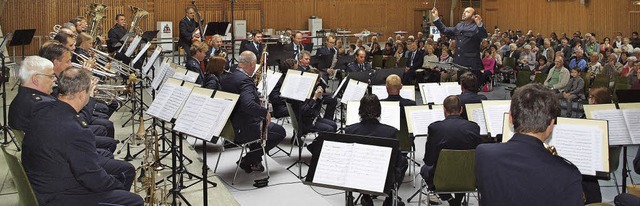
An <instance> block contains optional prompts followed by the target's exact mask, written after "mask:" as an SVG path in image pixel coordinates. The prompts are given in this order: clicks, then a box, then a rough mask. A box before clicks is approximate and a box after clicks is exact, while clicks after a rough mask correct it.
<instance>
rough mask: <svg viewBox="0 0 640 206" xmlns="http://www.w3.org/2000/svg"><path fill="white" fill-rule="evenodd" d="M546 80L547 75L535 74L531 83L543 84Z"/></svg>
mask: <svg viewBox="0 0 640 206" xmlns="http://www.w3.org/2000/svg"><path fill="white" fill-rule="evenodd" d="M546 79H547V74H545V73H538V74H536V77H535V79H533V82H535V83H540V84H543V83H544V80H546Z"/></svg>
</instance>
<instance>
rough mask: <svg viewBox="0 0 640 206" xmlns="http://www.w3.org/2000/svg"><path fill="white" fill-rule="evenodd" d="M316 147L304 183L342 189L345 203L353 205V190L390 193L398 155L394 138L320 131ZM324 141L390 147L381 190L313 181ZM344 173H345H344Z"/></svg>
mask: <svg viewBox="0 0 640 206" xmlns="http://www.w3.org/2000/svg"><path fill="white" fill-rule="evenodd" d="M316 139H317V144H318V147H320V148H321V149H320V153H319V155H313V156H312V158H311V165H310V166H309V171H308V173H307V177H306V178H305V180H304V181H303V182H302V183H303V184H305V185H311V186H318V187H325V188H331V189H337V190H344V191H345V192H346V193H345V195H346V197H345V199H346V202H345V205H347V206H353V205H354V201H353V195H352V193H353V192H360V193H365V194H371V195H378V196H385V197H386V196H387V194H389V193H391V190H392V189H394V188H393V187H394V182H395V174H394V173H395V172H394V171H395V167H396V165H395V164H396V161H395V160H396V159H397V158H398V155H400V151H399V150H398V147H399V143H398V140H396V139H387V138H378V137H369V136H359V135H350V134H336V133H320V135H319V136H318V137H317V138H316ZM325 141H331V142H338V143H354V144H362V145H368V146H379V147H387V148H390V149H391V155H390V158H389V166H388V167H387V171H384V172H385V173H386V178H385V180H384V181H385V183H384V187H383V189H382V191H370V190H365V189H361V188H353V187H348V186H344V185H330V184H323V183H316V182H314V177H315V176H316V170H318V161H319V159H320V156H323V150H324V149H325V148H323V144H324V142H325ZM344 175H346V174H344Z"/></svg>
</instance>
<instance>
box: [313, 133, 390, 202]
mask: <svg viewBox="0 0 640 206" xmlns="http://www.w3.org/2000/svg"><path fill="white" fill-rule="evenodd" d="M391 153H392V148H390V147H383V146H375V145H366V144H359V143H343V142H336V141H328V140H325V141H324V142H323V144H322V150H321V152H320V156H319V159H318V164H317V166H316V170H315V176H314V178H313V182H314V183H319V184H326V185H334V186H339V187H345V188H354V189H359V190H366V191H373V192H378V193H382V192H384V191H383V190H384V186H385V182H386V178H387V170H388V168H389V162H390V160H391Z"/></svg>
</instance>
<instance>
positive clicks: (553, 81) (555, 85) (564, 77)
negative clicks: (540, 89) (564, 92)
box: [544, 56, 571, 93]
mask: <svg viewBox="0 0 640 206" xmlns="http://www.w3.org/2000/svg"><path fill="white" fill-rule="evenodd" d="M570 77H571V74H570V72H569V70H568V69H567V68H565V67H564V59H563V58H562V57H560V56H557V57H556V64H555V66H554V67H553V68H552V69H551V71H549V75H547V79H545V80H544V86H546V87H549V88H551V89H553V90H555V91H556V93H558V92H559V90H561V89H563V88H564V87H565V86H566V85H567V83H568V82H569V78H570Z"/></svg>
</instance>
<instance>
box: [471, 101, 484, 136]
mask: <svg viewBox="0 0 640 206" xmlns="http://www.w3.org/2000/svg"><path fill="white" fill-rule="evenodd" d="M467 117H469V121H472V122H475V123H476V124H478V126H479V127H480V135H487V123H486V122H485V121H484V110H482V107H476V108H474V109H472V110H469V111H467Z"/></svg>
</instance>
